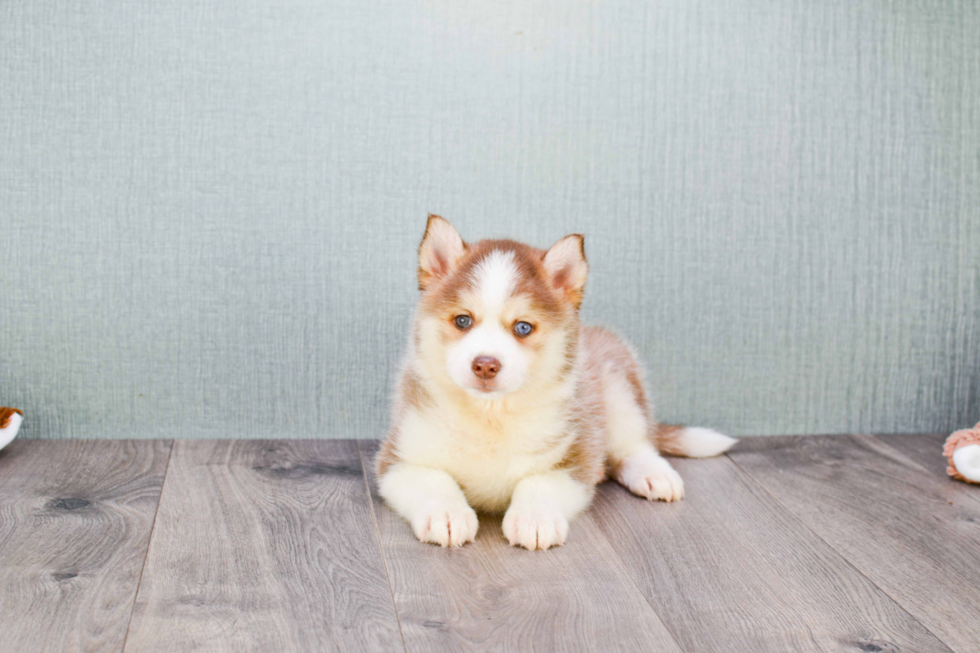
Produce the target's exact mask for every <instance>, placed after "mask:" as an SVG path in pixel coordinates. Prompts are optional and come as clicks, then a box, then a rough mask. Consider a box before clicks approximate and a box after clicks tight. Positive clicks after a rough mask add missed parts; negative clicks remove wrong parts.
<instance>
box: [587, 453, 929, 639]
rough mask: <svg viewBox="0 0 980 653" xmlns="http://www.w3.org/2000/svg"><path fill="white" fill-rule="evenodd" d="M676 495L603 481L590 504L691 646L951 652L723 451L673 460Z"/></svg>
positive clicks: (631, 568) (677, 634) (658, 606)
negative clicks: (658, 499) (681, 488)
mask: <svg viewBox="0 0 980 653" xmlns="http://www.w3.org/2000/svg"><path fill="white" fill-rule="evenodd" d="M672 462H673V464H675V466H676V468H677V470H678V472H679V473H680V474H681V476H682V477H684V479H685V486H686V490H687V493H686V496H685V499H684V500H683V501H681V502H678V503H673V504H663V503H650V502H647V501H643V500H640V499H638V498H637V497H634V496H632V495H631V494H629V492H627V491H626V490H625V489H623V488H622V487H620V486H618V485H616V484H613V483H607V484H605V485H604V486H602V487H601V488H600V492H599V495H598V497H597V499H596V503H595V506H594V508H593V511H594V512H593V514H594V515H595V516H596V520H597V521H598V522H599V524H600V526H601V527H602V530H603V532H604V533H605V534H606V536H607V537H608V538H609V541H610V542H611V543H612V546H613V548H614V549H615V550H616V552H617V553H618V554H619V556H620V558H621V559H622V560H623V562H624V563H625V564H626V567H627V569H629V571H630V573H631V574H632V576H633V578H634V579H635V580H636V583H637V585H639V587H640V589H641V590H642V591H643V593H644V594H645V596H646V598H647V599H648V600H649V601H650V603H651V604H652V605H653V606H654V608H656V610H657V612H658V613H659V614H660V615H661V616H662V617H663V619H664V621H665V623H666V624H667V627H668V628H669V629H670V631H671V632H672V633H673V634H674V637H675V638H676V639H677V641H678V643H679V644H680V645H681V647H682V648H684V649H685V650H687V651H697V652H698V653H701V652H703V651H724V652H726V653H729V652H732V651H745V652H752V653H761V652H765V651H774V652H775V651H778V652H780V653H782V652H785V651H854V652H859V651H897V650H903V651H904V650H915V651H948V649H947V648H946V646H944V645H943V644H942V643H941V642H939V641H938V640H937V639H936V638H935V637H934V636H933V635H932V634H931V633H929V632H928V631H927V630H926V629H925V628H924V627H923V626H922V625H921V624H919V623H918V622H916V621H915V620H914V619H912V618H910V617H909V616H908V614H906V613H905V612H904V611H903V610H902V609H901V608H900V607H899V606H897V605H896V604H895V603H894V602H893V601H892V600H891V599H889V598H888V597H887V596H885V595H884V594H883V593H882V592H881V591H880V590H879V589H878V588H876V587H875V586H874V585H873V584H872V583H871V582H869V581H868V579H867V578H865V577H864V576H862V575H861V574H860V573H858V572H857V571H856V570H855V569H854V568H853V567H851V566H850V565H849V564H848V563H847V562H846V561H845V560H843V559H842V558H841V557H840V556H839V555H838V554H837V553H835V552H834V551H833V550H832V549H831V548H830V547H829V546H827V545H826V544H825V543H824V542H822V541H821V540H820V539H819V538H817V537H816V536H815V535H814V534H813V533H812V532H811V531H809V530H808V529H807V528H806V527H805V526H804V525H803V524H802V523H801V522H800V521H799V520H798V519H796V518H795V517H793V516H792V515H790V514H789V513H788V512H787V511H786V510H785V509H783V508H782V507H781V506H780V505H779V504H778V503H777V502H776V501H774V500H773V499H772V497H770V496H769V495H768V494H767V493H766V492H765V491H764V490H763V489H762V488H761V487H759V485H758V484H757V483H755V482H754V481H753V480H752V479H750V478H749V477H748V476H747V475H746V474H745V473H744V472H742V471H741V470H739V469H738V468H737V467H736V466H735V465H734V464H733V463H732V461H730V460H728V459H727V458H725V457H721V458H714V459H710V460H676V461H672Z"/></svg>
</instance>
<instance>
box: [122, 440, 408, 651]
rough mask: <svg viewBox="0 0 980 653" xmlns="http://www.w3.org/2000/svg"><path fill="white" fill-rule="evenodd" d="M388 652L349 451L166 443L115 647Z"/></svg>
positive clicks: (397, 644) (375, 559)
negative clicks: (123, 628)
mask: <svg viewBox="0 0 980 653" xmlns="http://www.w3.org/2000/svg"><path fill="white" fill-rule="evenodd" d="M401 648H402V642H401V638H400V635H399V630H398V621H397V617H396V616H395V611H394V607H393V605H392V600H391V593H390V590H389V588H388V583H387V579H386V576H385V570H384V563H383V560H382V557H381V553H380V550H379V548H378V540H377V534H376V530H375V527H374V522H373V519H372V516H371V507H370V503H369V499H368V494H367V489H366V487H365V483H364V478H363V475H362V472H361V464H360V457H359V455H358V451H357V445H356V444H355V443H354V442H353V441H349V440H347V441H341V440H272V441H257V440H247V441H246V440H224V441H201V440H198V441H191V440H184V441H178V442H177V443H176V445H175V447H174V453H173V460H172V462H171V466H170V470H169V472H168V474H167V483H166V486H165V487H164V490H163V497H162V499H161V501H160V511H159V515H158V517H157V524H156V527H155V529H154V535H153V540H152V542H151V543H150V550H149V556H148V558H147V562H146V571H145V573H144V575H143V582H142V584H141V586H140V591H139V596H138V597H137V601H136V609H135V612H134V618H133V624H132V628H131V631H130V635H129V640H128V642H127V646H126V650H129V651H186V650H192V649H193V650H207V651H246V650H254V651H341V650H394V649H401Z"/></svg>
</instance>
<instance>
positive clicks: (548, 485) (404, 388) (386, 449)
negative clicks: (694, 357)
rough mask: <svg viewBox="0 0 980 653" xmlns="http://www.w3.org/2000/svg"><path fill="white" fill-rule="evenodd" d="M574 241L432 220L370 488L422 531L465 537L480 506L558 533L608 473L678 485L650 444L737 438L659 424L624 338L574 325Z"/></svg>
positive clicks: (519, 536)
mask: <svg viewBox="0 0 980 653" xmlns="http://www.w3.org/2000/svg"><path fill="white" fill-rule="evenodd" d="M583 242H584V241H583V238H582V236H580V235H578V234H574V235H570V236H566V237H565V238H563V239H561V240H560V241H558V242H557V243H556V244H555V245H554V246H553V247H551V249H549V250H547V251H542V250H539V249H535V248H533V247H529V246H527V245H523V244H521V243H517V242H514V241H510V240H484V241H480V242H477V243H474V244H467V243H465V242H463V240H462V238H460V236H459V234H458V233H457V232H456V230H455V229H454V228H453V227H452V225H450V224H449V222H447V221H446V220H444V219H442V218H440V217H438V216H430V217H429V223H428V226H427V229H426V232H425V236H424V238H423V239H422V244H421V246H420V248H419V271H418V272H419V287H420V289H421V291H422V294H421V297H420V300H419V305H418V310H417V313H416V316H415V321H414V326H413V328H412V331H411V334H410V338H409V343H408V350H407V354H406V356H405V358H404V361H403V365H402V369H401V372H400V374H399V378H398V382H397V386H396V392H395V400H394V404H393V414H392V426H391V430H390V432H389V433H388V437H387V438H386V440H385V442H384V444H383V445H382V448H381V451H380V452H379V455H378V458H377V462H376V464H377V472H378V479H379V481H378V485H379V489H380V492H381V496H382V497H384V499H385V501H386V502H387V503H388V505H390V506H391V507H392V508H393V509H394V510H395V511H396V512H398V514H400V515H401V516H403V517H404V518H405V519H406V520H407V521H408V522H409V523H410V524H411V527H412V530H413V531H414V532H415V535H416V536H417V537H418V539H420V540H422V541H423V542H433V543H436V544H441V545H442V546H461V545H463V544H465V543H466V542H468V541H471V540H473V539H474V538H475V537H476V532H477V527H478V520H477V513H476V512H475V510H474V509H478V510H481V511H487V512H505V514H504V518H503V531H504V535H505V536H506V537H507V539H508V540H509V542H510V543H511V544H512V545H520V546H523V547H525V548H527V549H547V548H549V547H552V546H555V545H558V544H563V543H564V542H565V538H566V537H567V535H568V524H569V522H570V521H572V520H573V519H574V518H575V517H576V516H577V515H578V514H580V513H581V512H582V511H583V510H585V509H586V507H588V505H589V502H590V501H591V499H592V495H593V493H594V490H595V486H596V485H597V484H598V483H599V482H601V481H602V480H604V479H605V478H606V475H607V473H608V475H610V476H611V477H612V478H614V479H616V480H617V481H618V482H620V483H621V484H623V485H624V486H626V487H627V488H629V490H630V491H631V492H633V493H634V494H637V495H639V496H642V497H645V498H647V499H651V500H653V499H659V500H662V501H677V500H679V499H681V498H683V496H684V483H683V482H682V481H681V477H680V476H679V475H678V474H677V472H676V471H674V469H673V468H672V467H671V466H670V463H669V462H667V460H665V459H664V458H663V457H662V456H661V453H667V454H672V455H681V456H692V457H703V456H714V455H717V454H720V453H722V452H723V451H725V450H727V449H728V448H729V447H730V446H731V445H732V444H733V443H734V440H733V439H732V438H729V437H728V436H725V435H722V434H720V433H717V432H715V431H712V430H710V429H703V428H679V427H665V426H662V425H658V424H657V423H656V421H655V420H654V418H653V413H652V410H651V408H650V404H649V401H648V400H647V396H646V391H645V390H644V387H643V373H642V369H641V367H640V365H639V363H638V362H637V360H636V357H635V355H634V354H633V353H632V351H631V350H630V348H629V347H628V346H627V345H626V344H625V343H624V342H623V341H622V340H620V339H619V338H618V337H617V336H615V335H613V334H612V333H611V332H609V331H607V330H604V329H600V328H596V327H582V326H581V325H580V323H579V316H578V309H579V305H580V303H581V300H582V292H583V289H584V287H585V280H586V276H587V274H588V264H587V263H586V260H585V251H584V247H583ZM528 327H530V332H529V333H528V332H527V331H528Z"/></svg>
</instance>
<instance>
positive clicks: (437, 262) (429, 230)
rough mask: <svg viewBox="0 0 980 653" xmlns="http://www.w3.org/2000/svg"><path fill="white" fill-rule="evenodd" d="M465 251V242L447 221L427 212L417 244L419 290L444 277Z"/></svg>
mask: <svg viewBox="0 0 980 653" xmlns="http://www.w3.org/2000/svg"><path fill="white" fill-rule="evenodd" d="M465 252H466V243H464V242H463V239H462V238H460V236H459V232H458V231H456V229H455V227H453V226H452V225H451V224H449V221H448V220H446V219H445V218H442V217H440V216H438V215H433V214H431V213H430V214H429V222H428V224H426V226H425V236H423V237H422V244H421V245H419V290H425V289H426V288H428V287H429V286H430V285H431V284H432V283H433V282H435V281H437V280H439V279H441V278H443V277H445V276H446V275H448V274H449V273H450V272H452V271H453V268H455V267H456V263H458V262H459V259H460V258H462V256H463V254H464V253H465Z"/></svg>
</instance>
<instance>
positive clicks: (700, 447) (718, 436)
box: [677, 426, 737, 458]
mask: <svg viewBox="0 0 980 653" xmlns="http://www.w3.org/2000/svg"><path fill="white" fill-rule="evenodd" d="M736 442H737V440H736V439H735V438H730V437H728V436H727V435H725V434H724V433H719V432H718V431H715V430H714V429H706V428H701V427H698V426H689V427H687V428H685V429H684V430H683V431H681V433H680V434H679V435H678V436H677V445H678V448H679V449H680V450H681V451H683V452H684V455H685V456H688V457H690V458H710V457H711V456H717V455H718V454H722V453H725V452H726V451H728V450H729V449H731V448H732V445H733V444H735V443H736Z"/></svg>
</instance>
